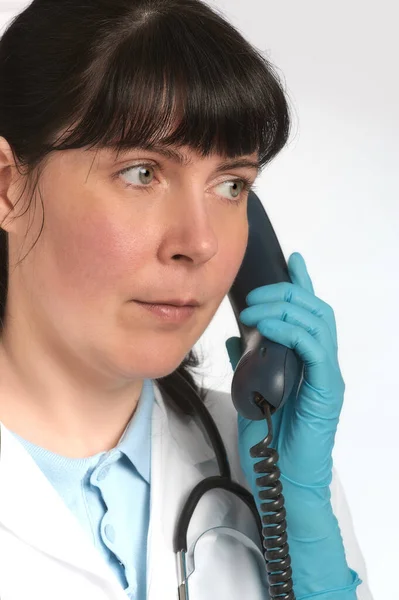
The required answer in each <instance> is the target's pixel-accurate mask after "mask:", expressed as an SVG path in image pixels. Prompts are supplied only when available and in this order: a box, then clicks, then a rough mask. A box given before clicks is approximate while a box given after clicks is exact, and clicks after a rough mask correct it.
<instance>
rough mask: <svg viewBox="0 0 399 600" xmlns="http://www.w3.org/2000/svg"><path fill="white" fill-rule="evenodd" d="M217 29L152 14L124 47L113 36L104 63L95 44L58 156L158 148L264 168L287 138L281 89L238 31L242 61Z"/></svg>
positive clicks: (122, 41) (270, 69) (286, 114)
mask: <svg viewBox="0 0 399 600" xmlns="http://www.w3.org/2000/svg"><path fill="white" fill-rule="evenodd" d="M158 17H162V18H158ZM213 25H214V28H215V31H214V35H212V28H210V26H209V23H207V26H206V28H202V27H201V21H200V20H195V21H194V20H193V21H190V20H189V19H187V18H184V19H180V18H179V16H177V15H175V14H170V15H165V14H162V15H158V14H155V13H154V14H151V15H146V20H145V22H144V23H143V22H141V24H140V26H139V27H137V28H135V29H134V31H133V32H132V31H130V32H129V34H128V35H126V36H125V37H122V39H121V36H120V32H119V37H118V42H116V40H115V39H111V38H110V37H109V36H108V38H107V43H108V44H110V43H113V44H114V51H113V52H112V54H111V57H110V59H109V60H108V62H106V63H105V64H104V61H103V60H102V56H103V55H104V54H103V51H101V50H103V48H101V44H103V42H99V44H98V46H97V49H96V50H97V57H98V58H97V60H96V61H95V62H94V63H93V64H92V67H91V69H90V70H89V71H88V72H87V73H86V76H85V82H86V86H87V89H86V90H85V91H84V93H82V94H81V97H82V98H85V99H86V101H85V102H83V103H82V106H81V107H80V110H79V111H78V112H79V114H80V115H82V117H81V118H80V119H78V120H77V121H75V126H74V128H73V130H72V132H71V133H70V134H69V135H68V136H67V137H64V139H63V142H62V143H61V144H60V145H59V146H57V147H56V146H53V147H52V149H53V150H63V149H71V148H82V147H89V148H91V147H98V148H104V147H112V148H115V149H116V150H117V152H119V151H122V150H126V149H129V148H143V149H145V148H150V147H151V145H152V144H154V143H156V144H162V145H175V146H178V147H179V146H188V147H190V148H191V149H193V150H194V151H196V152H197V153H198V154H199V155H201V156H203V157H205V156H208V155H209V154H211V153H213V152H215V153H218V154H220V155H224V156H226V157H236V156H240V155H247V154H252V153H254V152H257V153H258V160H259V162H260V166H261V167H263V166H264V165H265V164H267V163H268V162H269V161H270V160H271V159H272V158H273V157H274V156H275V155H276V154H277V153H278V152H279V151H280V149H281V148H282V147H283V146H284V145H285V144H286V142H287V139H288V135H289V125H290V119H289V109H288V105H287V101H286V98H285V95H284V92H283V90H282V89H281V83H280V81H279V78H278V76H277V74H276V73H275V71H274V70H273V67H272V66H271V64H269V62H268V61H267V59H266V58H264V57H263V56H262V55H261V54H260V53H259V52H258V51H256V50H255V49H254V48H253V47H252V46H250V45H249V44H248V43H247V41H246V40H245V39H244V38H242V37H241V35H240V34H239V33H238V32H237V36H239V38H240V43H241V45H242V46H243V49H242V52H240V53H237V52H236V48H237V40H235V41H234V48H235V52H233V51H232V50H231V48H230V47H229V37H228V36H220V35H218V32H217V31H216V29H217V28H220V27H221V24H220V23H219V22H218V21H217V20H215V22H214V23H213ZM220 40H223V41H222V42H221V41H220ZM226 40H227V41H226ZM159 48H162V50H163V51H162V53H160V52H159ZM96 82H98V83H97V84H96ZM89 90H92V92H91V93H90V92H89ZM75 114H76V106H75ZM68 131H69V130H68Z"/></svg>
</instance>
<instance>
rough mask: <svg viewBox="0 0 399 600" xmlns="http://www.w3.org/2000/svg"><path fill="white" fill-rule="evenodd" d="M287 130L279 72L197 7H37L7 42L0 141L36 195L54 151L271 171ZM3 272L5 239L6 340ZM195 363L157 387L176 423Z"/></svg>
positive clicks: (119, 3) (99, 0)
mask: <svg viewBox="0 0 399 600" xmlns="http://www.w3.org/2000/svg"><path fill="white" fill-rule="evenodd" d="M176 118H177V122H176ZM173 123H175V128H174V130H171V126H172V124H173ZM289 129H290V116H289V107H288V102H287V99H286V96H285V92H284V90H283V88H282V84H281V82H280V80H279V77H278V75H277V73H276V71H275V69H274V68H273V67H272V65H271V64H270V62H269V61H268V60H267V59H266V58H265V57H264V56H263V55H262V54H261V52H260V51H258V50H256V49H255V48H254V47H253V46H252V45H250V44H249V43H248V42H247V41H246V40H245V39H244V38H243V36H242V35H241V34H240V33H239V31H238V30H237V29H236V28H235V27H233V26H232V25H231V24H230V23H228V22H227V21H226V19H225V18H224V17H223V16H222V14H220V13H219V12H218V11H217V10H215V9H212V8H211V7H210V6H208V5H207V4H205V3H204V2H201V1H200V0H62V1H60V0H34V1H33V2H32V3H31V4H30V5H29V6H28V7H27V8H26V9H25V10H23V11H22V12H21V13H19V14H18V15H17V16H16V17H15V18H14V19H12V20H11V22H10V23H9V24H8V26H7V28H6V29H5V30H4V33H3V35H2V37H1V40H0V136H2V137H4V138H5V139H6V140H7V141H8V143H9V144H10V147H11V149H12V152H13V156H14V159H15V160H16V163H17V167H18V171H19V172H20V173H21V174H22V173H23V174H24V175H26V176H27V178H26V181H27V183H28V185H29V186H31V184H32V188H31V187H29V194H30V192H31V189H32V192H33V191H34V190H35V189H36V186H37V184H38V182H39V177H40V171H41V169H42V168H43V166H44V164H45V159H46V157H47V156H48V155H49V153H50V152H55V151H60V150H67V149H72V148H83V147H88V148H92V147H93V146H95V147H98V148H103V147H106V146H113V147H115V148H117V149H124V148H134V147H146V145H148V144H150V143H151V142H153V141H157V142H162V143H164V144H171V145H187V146H189V147H191V148H192V149H193V150H195V151H197V152H198V153H199V154H200V155H202V156H203V157H205V156H207V155H208V154H209V153H211V152H214V151H216V152H218V153H220V154H223V155H225V156H226V157H229V158H230V157H231V158H233V157H235V156H239V155H242V154H252V153H253V152H255V151H257V152H258V155H259V160H260V164H261V167H264V166H265V165H266V164H267V163H268V162H269V161H271V160H272V158H274V157H275V155H276V154H277V153H278V152H279V151H280V150H281V149H282V148H283V146H284V145H285V144H286V142H287V139H288V136H289ZM169 131H172V134H170V135H169V136H165V135H164V134H165V133H166V132H169ZM60 132H63V135H62V141H61V142H60V143H58V144H57V141H60V139H61V137H60V136H59V134H60ZM43 224H44V215H43ZM42 229H43V225H42ZM42 229H41V231H42ZM41 231H40V233H41ZM39 235H40V234H39ZM36 241H37V240H36ZM35 243H36V242H35ZM8 268H9V266H8V234H7V232H6V231H4V230H2V229H0V334H1V330H2V328H4V319H5V312H6V301H7V287H8ZM199 364H200V363H199V360H198V357H197V355H196V354H195V353H194V350H191V351H190V353H189V354H188V355H187V356H186V357H185V359H184V361H183V362H182V363H181V364H180V366H179V367H178V369H176V370H175V371H174V372H173V373H171V374H169V375H167V376H166V377H162V378H160V379H157V380H156V381H157V382H158V384H159V386H160V387H161V388H162V390H163V391H164V392H166V394H167V395H168V396H169V398H170V400H168V403H170V405H171V407H172V408H174V410H176V411H178V412H179V413H182V414H191V408H190V404H189V403H188V402H187V397H188V396H190V397H192V396H193V395H194V391H193V389H192V388H191V387H190V386H189V385H187V383H186V382H188V383H190V384H191V386H193V387H194V390H195V391H196V392H197V398H198V397H199V398H200V399H201V400H203V399H204V397H205V393H206V392H205V390H204V389H203V388H202V387H200V386H198V385H197V384H196V383H195V380H194V378H193V375H192V373H191V372H190V370H191V369H194V368H196V367H198V366H199ZM197 402H198V400H197Z"/></svg>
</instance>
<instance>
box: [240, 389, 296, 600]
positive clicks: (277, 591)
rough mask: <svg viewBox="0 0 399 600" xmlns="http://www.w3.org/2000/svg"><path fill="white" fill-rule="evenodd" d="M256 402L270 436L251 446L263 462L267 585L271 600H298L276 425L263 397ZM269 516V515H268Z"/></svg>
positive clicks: (257, 469) (260, 470) (257, 466)
mask: <svg viewBox="0 0 399 600" xmlns="http://www.w3.org/2000/svg"><path fill="white" fill-rule="evenodd" d="M254 401H255V403H256V404H257V405H258V406H259V408H260V409H261V410H262V412H263V414H264V415H265V418H266V421H267V426H268V434H267V436H266V437H265V439H264V440H262V441H261V442H259V443H258V444H256V445H255V446H252V448H251V449H250V453H251V456H252V458H263V459H264V460H261V461H260V462H257V463H255V464H254V471H255V473H257V474H258V475H262V477H258V478H257V479H256V483H257V485H258V486H259V487H261V488H268V489H262V490H261V491H260V492H259V498H260V500H262V501H264V500H267V502H264V503H262V504H261V506H260V508H261V511H262V523H263V525H265V527H263V528H262V534H263V538H264V539H263V547H264V548H265V549H266V552H265V553H264V558H265V561H266V570H267V581H268V583H269V593H270V598H271V600H274V598H277V599H278V600H295V594H294V590H293V582H292V569H291V557H290V555H289V545H288V542H287V532H286V528H287V521H286V520H285V517H286V510H285V508H284V496H283V494H282V485H281V481H280V479H279V477H280V475H281V471H280V469H279V468H278V466H277V465H276V463H277V461H278V458H279V456H278V452H277V451H276V450H275V449H274V448H270V447H269V445H270V443H271V442H272V439H273V424H272V420H271V412H270V404H269V403H268V402H267V401H266V400H265V399H264V398H263V396H262V395H261V394H259V393H258V392H255V394H254ZM266 513H267V514H266Z"/></svg>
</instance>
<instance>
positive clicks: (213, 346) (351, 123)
mask: <svg viewBox="0 0 399 600" xmlns="http://www.w3.org/2000/svg"><path fill="white" fill-rule="evenodd" d="M132 1H133V0H132ZM209 3H210V4H211V5H213V6H216V7H218V8H219V10H221V11H222V13H223V14H224V15H225V16H226V17H227V18H228V19H229V20H230V21H231V22H232V23H233V24H234V25H235V26H236V27H238V28H239V29H240V31H241V32H242V33H243V34H244V36H245V37H246V38H247V39H248V40H249V41H250V42H251V43H252V44H254V45H255V46H256V47H257V48H258V49H259V50H261V51H262V52H263V53H265V55H266V56H267V57H268V58H269V59H270V60H271V61H272V62H273V63H274V64H275V65H276V66H277V68H278V70H279V73H280V76H282V78H283V81H284V84H285V86H286V89H287V92H288V94H289V97H290V102H291V105H292V106H293V109H294V110H293V118H294V125H293V132H292V136H291V139H290V142H289V144H288V147H287V148H286V149H285V150H284V151H283V152H282V153H281V154H280V155H279V156H278V157H277V158H276V159H275V160H274V162H273V163H272V164H271V165H270V166H269V167H268V168H267V169H266V170H265V172H264V173H263V174H262V175H261V177H260V178H259V179H258V183H257V194H258V196H259V197H260V198H261V200H262V202H263V203H264V206H265V208H266V210H267V213H268V215H269V217H270V219H271V221H272V223H273V226H274V229H275V231H276V233H277V236H278V238H279V240H280V243H281V246H282V249H283V252H284V255H285V257H286V260H288V258H289V256H290V255H291V254H292V252H296V251H298V252H300V253H301V254H302V255H303V256H304V258H305V261H306V264H307V266H308V270H309V273H310V276H311V278H312V281H313V285H314V289H315V294H316V296H318V297H319V298H321V299H322V300H324V301H326V302H328V303H329V304H330V305H331V306H332V307H333V309H334V312H335V316H336V321H337V327H338V342H339V362H340V366H341V371H342V374H343V377H344V380H345V383H346V392H345V403H344V408H343V411H342V416H341V421H340V425H339V429H338V433H337V437H336V445H335V449H334V462H335V466H336V468H337V470H338V471H339V474H340V477H341V480H342V482H343V484H344V487H345V490H346V494H347V499H348V502H349V505H350V507H351V512H352V517H353V520H354V524H355V530H356V533H357V537H358V539H359V542H360V545H361V548H362V551H363V554H364V556H365V559H366V563H367V568H368V575H369V584H370V588H371V591H372V593H373V596H374V599H375V600H386V599H387V598H389V599H391V598H392V599H393V598H394V597H395V591H394V590H395V589H396V590H397V587H398V584H397V581H396V577H397V573H398V571H397V568H396V567H397V562H398V559H399V511H398V509H397V505H398V481H399V467H398V463H399V393H398V372H399V365H398V359H399V352H398V338H399V317H398V313H399V275H398V263H399V208H398V196H399V194H398V192H399V189H398V188H399V185H398V180H399V177H398V173H399V169H398V162H399V161H398V159H399V151H398V143H399V141H398V140H399V117H398V110H399V83H398V77H399V75H398V57H399V42H398V34H397V23H398V16H399V15H398V12H399V9H398V5H397V3H396V2H395V1H394V0H379V1H378V3H377V2H376V1H373V2H371V1H365V0H350V1H348V0H334V2H332V1H329V2H327V1H326V2H323V1H320V0H307V1H306V0H305V1H298V0H291V1H289V0H279V1H278V2H267V1H266V0H245V2H243V1H242V0H214V1H213V2H212V0H209ZM28 4H29V2H18V1H17V0H16V1H15V2H12V1H9V2H7V1H6V0H0V8H1V12H0V27H3V26H4V24H5V23H6V21H8V20H9V19H10V18H11V17H12V16H14V15H15V14H16V13H17V12H19V11H20V10H21V8H23V7H24V6H26V5H28ZM233 335H238V328H237V326H236V324H235V321H234V316H233V312H232V310H231V307H230V304H229V302H228V299H227V298H226V299H225V301H224V302H223V304H222V305H221V307H220V309H219V311H218V313H217V314H216V316H215V318H214V320H213V321H212V323H211V324H210V326H209V328H208V329H207V331H206V332H205V334H204V335H203V336H202V338H201V339H200V340H199V342H198V344H197V345H196V347H195V349H196V350H198V351H199V352H200V353H201V355H202V354H203V355H204V358H205V361H204V364H203V367H202V368H201V370H200V371H199V373H200V374H201V373H202V375H203V377H198V380H199V381H200V382H203V383H204V385H206V386H211V387H214V388H218V389H221V390H224V391H230V384H231V378H232V372H231V367H230V363H229V361H228V356H227V352H226V350H225V345H224V342H225V340H226V339H227V338H228V337H230V336H233ZM390 581H391V582H390Z"/></svg>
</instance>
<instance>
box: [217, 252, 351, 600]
mask: <svg viewBox="0 0 399 600" xmlns="http://www.w3.org/2000/svg"><path fill="white" fill-rule="evenodd" d="M288 270H289V275H290V278H291V281H292V282H293V283H286V282H284V283H277V284H273V285H265V286H262V287H260V288H257V289H255V290H252V291H251V293H250V294H248V296H247V298H246V301H247V304H248V306H249V308H246V309H245V310H243V311H242V312H241V314H240V321H242V323H244V325H248V326H252V327H257V329H258V330H259V331H260V333H261V334H262V335H264V336H265V337H267V338H268V339H270V340H272V341H274V342H277V343H280V344H283V345H284V346H287V347H288V348H291V349H293V350H294V351H295V352H296V353H297V355H298V356H299V358H300V359H301V360H302V362H303V363H304V375H303V380H302V382H301V384H300V386H299V389H298V392H297V395H295V394H293V397H291V398H288V400H287V402H286V404H285V405H284V406H283V408H282V409H280V410H278V411H277V412H276V413H274V414H273V415H272V422H273V442H272V444H271V446H272V447H273V448H275V449H276V450H277V452H278V454H279V460H278V463H277V465H278V467H279V469H280V471H281V483H282V485H283V495H284V498H285V508H286V511H287V535H288V544H289V548H290V550H289V551H290V556H291V566H292V571H293V575H292V579H293V585H294V592H295V595H296V599H297V600H299V599H303V598H311V597H312V598H313V597H314V596H315V595H316V596H317V598H318V599H320V600H327V598H328V599H330V598H331V599H335V600H355V599H356V592H355V589H356V587H357V585H359V584H360V583H361V580H360V579H359V578H358V575H357V573H356V572H355V571H353V570H352V569H350V568H349V567H348V565H347V563H346V558H345V551H344V547H343V543H342V537H341V534H340V530H339V525H338V521H337V519H336V518H335V516H334V513H333V511H332V505H331V502H330V499H331V494H330V489H329V484H330V483H331V480H332V465H333V461H332V450H333V447H334V440H335V434H336V431H337V426H338V422H339V416H340V413H341V409H342V404H343V399H344V391H345V383H344V380H343V378H342V375H341V372H340V368H339V364H338V357H337V354H338V344H337V330H336V324H335V316H334V312H333V309H332V308H331V307H330V306H329V305H328V304H326V303H325V302H323V301H322V300H320V299H319V298H317V297H316V296H315V295H314V290H313V285H312V281H311V279H310V277H309V274H308V272H307V269H306V264H305V261H304V259H303V257H302V255H301V254H299V253H298V252H296V253H294V254H292V255H291V257H290V259H289V261H288ZM226 348H227V351H228V354H229V358H230V362H231V365H232V367H233V370H234V369H235V367H236V365H237V363H238V361H239V359H240V357H241V354H242V350H241V338H239V337H233V338H229V339H228V340H227V341H226ZM266 435H267V423H266V421H264V420H262V421H250V420H248V419H245V418H243V417H242V416H241V415H238V436H239V454H240V462H241V467H242V469H243V471H244V474H245V476H246V479H247V481H248V483H249V485H250V487H251V489H252V493H253V495H254V498H255V501H256V504H257V507H258V510H259V512H260V514H262V512H261V510H260V504H261V501H260V499H259V491H260V490H261V489H262V488H260V487H258V486H257V485H256V482H255V480H256V478H257V477H259V476H260V475H257V474H256V473H254V470H253V465H254V464H255V463H256V462H259V460H261V459H254V458H252V457H251V456H250V448H251V447H252V446H254V445H255V444H257V443H258V442H259V441H260V440H262V439H263V438H264V437H265V436H266ZM338 590H340V591H338Z"/></svg>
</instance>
